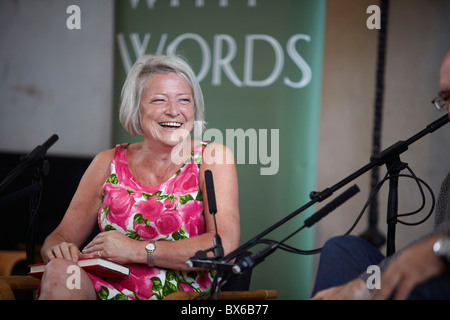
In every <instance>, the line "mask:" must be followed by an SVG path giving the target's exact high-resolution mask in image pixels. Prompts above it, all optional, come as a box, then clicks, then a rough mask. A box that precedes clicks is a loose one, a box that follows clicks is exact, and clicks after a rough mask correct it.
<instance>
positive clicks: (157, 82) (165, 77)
mask: <svg viewBox="0 0 450 320" xmlns="http://www.w3.org/2000/svg"><path fill="white" fill-rule="evenodd" d="M139 108H140V112H141V127H142V131H143V132H144V137H145V138H146V139H148V138H150V139H155V140H158V141H161V142H163V143H165V144H168V145H171V146H175V145H177V144H178V143H179V142H180V141H181V140H182V139H184V138H185V137H186V136H187V135H189V133H190V132H191V131H192V129H193V128H194V97H193V94H192V89H191V87H190V85H189V83H188V82H187V81H186V80H185V79H184V78H183V77H181V76H180V75H178V74H176V73H174V72H171V73H158V74H156V75H154V76H153V77H152V78H150V79H149V80H148V81H147V83H146V84H145V87H144V90H143V92H142V96H141V103H140V106H139Z"/></svg>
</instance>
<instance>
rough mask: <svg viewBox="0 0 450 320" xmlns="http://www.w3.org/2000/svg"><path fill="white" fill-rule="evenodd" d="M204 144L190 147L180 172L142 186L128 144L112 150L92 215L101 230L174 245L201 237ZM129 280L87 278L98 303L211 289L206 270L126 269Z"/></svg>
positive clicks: (156, 297)
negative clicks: (130, 164)
mask: <svg viewBox="0 0 450 320" xmlns="http://www.w3.org/2000/svg"><path fill="white" fill-rule="evenodd" d="M206 145H207V143H206V142H201V143H200V144H199V145H197V146H196V147H195V148H194V151H193V152H192V153H191V155H190V157H189V158H188V159H187V160H186V162H185V163H184V164H183V165H182V166H181V168H180V169H179V170H178V171H177V172H176V173H175V175H173V176H172V177H171V178H170V179H169V180H167V181H166V182H164V183H162V184H160V185H157V186H151V187H150V186H145V185H142V184H141V183H140V182H139V181H138V180H137V179H136V178H135V177H134V176H133V175H132V173H131V172H130V170H129V168H128V160H127V148H128V146H129V144H121V145H117V146H116V149H115V154H114V157H113V160H112V162H111V173H110V176H109V178H108V179H107V180H106V182H105V183H104V185H103V203H102V207H101V208H100V210H99V212H98V224H99V227H100V230H101V231H108V230H117V231H119V232H120V233H122V234H124V235H126V236H128V237H130V238H132V239H136V240H145V241H150V240H153V241H176V240H180V239H185V238H189V237H194V236H196V235H199V234H202V233H204V232H205V230H206V229H205V219H204V215H203V202H202V198H203V196H202V192H201V190H200V188H199V184H198V175H199V167H200V162H201V159H202V153H203V150H204V148H205V147H206ZM128 266H129V268H130V275H129V276H125V277H121V278H114V279H100V278H98V277H96V276H94V275H92V274H89V273H88V276H89V277H90V279H91V281H92V284H93V285H94V288H95V290H96V291H97V294H98V296H99V297H100V299H105V300H110V299H113V300H118V299H119V300H123V299H163V298H164V297H165V296H167V295H168V294H170V293H172V292H176V291H197V292H202V291H204V290H206V289H207V288H208V287H210V286H211V283H212V278H213V276H212V275H211V273H210V272H208V271H205V270H203V271H179V270H169V269H163V268H158V267H149V266H147V265H146V264H130V265H128Z"/></svg>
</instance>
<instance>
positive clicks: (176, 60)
mask: <svg viewBox="0 0 450 320" xmlns="http://www.w3.org/2000/svg"><path fill="white" fill-rule="evenodd" d="M170 72H175V73H177V74H178V75H180V76H182V77H183V78H184V79H185V80H186V81H187V82H188V83H189V85H190V87H191V89H192V95H193V99H194V120H195V123H194V128H196V126H199V128H198V129H200V130H201V132H203V130H204V128H205V120H204V110H205V104H204V100H203V93H202V89H201V88H200V84H199V82H198V80H197V78H196V76H195V74H194V71H193V70H192V68H191V66H190V65H189V63H188V62H187V61H186V60H185V59H184V58H183V57H181V56H175V55H145V56H142V57H140V58H139V59H138V60H137V61H136V63H135V64H134V65H133V67H132V68H131V70H130V72H129V73H128V76H127V79H126V80H125V83H124V85H123V88H122V94H121V104H120V112H119V120H120V122H121V123H122V125H123V127H124V128H125V130H127V131H128V132H129V133H131V134H133V135H143V131H142V128H141V116H140V108H139V105H140V103H141V96H142V91H143V90H144V88H145V84H146V83H147V80H149V79H150V78H151V77H153V76H154V75H156V74H158V73H170ZM198 129H197V128H196V129H195V130H198Z"/></svg>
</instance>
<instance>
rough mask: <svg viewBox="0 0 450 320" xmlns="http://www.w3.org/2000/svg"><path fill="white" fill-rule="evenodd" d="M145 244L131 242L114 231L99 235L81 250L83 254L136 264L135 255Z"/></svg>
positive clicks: (143, 250) (135, 241)
mask: <svg viewBox="0 0 450 320" xmlns="http://www.w3.org/2000/svg"><path fill="white" fill-rule="evenodd" d="M144 246H145V243H143V242H142V241H138V240H133V239H131V238H129V237H127V236H125V235H123V234H121V233H120V232H118V231H116V230H111V231H105V232H101V233H99V234H98V235H97V236H96V237H95V238H94V239H92V241H91V242H90V243H89V244H88V245H87V246H86V247H85V248H84V249H83V254H89V255H93V256H98V257H103V258H107V259H111V260H114V261H117V262H120V263H136V262H139V261H136V253H138V250H139V249H141V248H140V247H142V250H141V251H142V252H144V253H145V252H146V251H145V249H144Z"/></svg>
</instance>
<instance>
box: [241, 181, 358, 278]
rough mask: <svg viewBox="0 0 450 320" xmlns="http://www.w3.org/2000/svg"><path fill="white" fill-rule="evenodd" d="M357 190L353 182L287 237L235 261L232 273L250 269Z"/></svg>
mask: <svg viewBox="0 0 450 320" xmlns="http://www.w3.org/2000/svg"><path fill="white" fill-rule="evenodd" d="M358 192H359V188H358V186H357V185H356V184H355V185H354V186H352V187H350V188H349V189H348V190H347V191H345V192H343V193H342V194H341V195H340V196H338V197H337V198H336V199H334V200H333V201H331V202H330V203H329V204H327V205H326V206H325V207H323V208H322V209H320V210H319V211H317V212H316V213H315V214H313V215H312V216H311V217H309V218H308V219H306V220H305V221H304V224H303V226H302V227H301V228H300V229H299V230H297V231H295V232H294V233H292V234H291V235H289V236H288V237H287V238H285V239H284V240H282V241H280V242H274V243H273V244H271V245H269V246H267V247H266V248H264V249H263V250H261V251H258V252H256V253H254V254H252V255H250V256H247V257H244V258H243V259H242V260H241V261H240V262H239V263H237V264H236V265H235V266H234V267H233V269H232V271H233V273H234V274H240V273H242V272H243V270H245V269H251V268H253V267H255V266H256V265H258V264H259V263H261V262H263V261H264V259H265V258H266V257H267V256H269V255H270V254H272V253H273V252H274V251H275V250H276V249H277V248H278V247H279V246H280V245H281V244H282V243H283V242H284V241H286V240H287V239H289V238H290V237H291V236H293V235H294V234H296V233H297V232H298V231H300V230H302V229H303V228H304V227H308V228H309V227H311V226H312V225H313V224H315V223H316V222H318V221H319V220H320V219H322V218H324V217H325V216H326V215H328V214H329V213H330V212H331V211H333V210H334V209H336V208H337V207H338V206H340V205H341V204H343V203H344V202H345V201H347V200H348V199H350V198H351V197H353V196H354V195H355V194H357V193H358Z"/></svg>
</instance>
